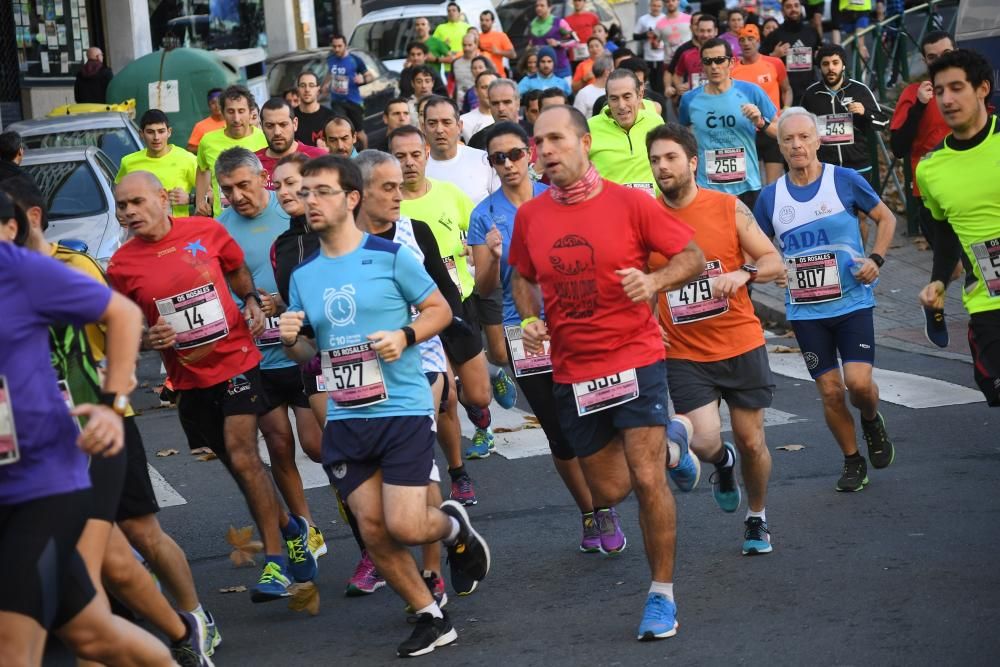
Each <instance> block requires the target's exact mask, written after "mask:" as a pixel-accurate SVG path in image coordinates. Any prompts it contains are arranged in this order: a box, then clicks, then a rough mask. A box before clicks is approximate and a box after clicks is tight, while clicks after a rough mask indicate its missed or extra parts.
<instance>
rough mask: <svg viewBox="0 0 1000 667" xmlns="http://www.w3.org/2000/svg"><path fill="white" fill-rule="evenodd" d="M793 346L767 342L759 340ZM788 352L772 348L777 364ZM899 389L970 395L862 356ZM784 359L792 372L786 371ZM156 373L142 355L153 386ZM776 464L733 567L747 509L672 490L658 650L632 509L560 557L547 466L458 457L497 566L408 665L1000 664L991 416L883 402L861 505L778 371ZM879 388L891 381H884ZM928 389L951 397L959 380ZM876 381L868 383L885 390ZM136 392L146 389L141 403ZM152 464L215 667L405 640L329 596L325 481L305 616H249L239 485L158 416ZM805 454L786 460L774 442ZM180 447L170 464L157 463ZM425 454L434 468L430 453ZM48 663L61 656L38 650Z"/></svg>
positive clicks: (320, 657) (281, 607) (959, 408)
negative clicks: (647, 620) (591, 550)
mask: <svg viewBox="0 0 1000 667" xmlns="http://www.w3.org/2000/svg"><path fill="white" fill-rule="evenodd" d="M776 343H777V344H782V343H784V344H794V341H789V340H781V339H777V340H775V339H772V340H770V341H769V344H772V345H773V344H776ZM793 360H797V361H800V358H799V357H798V355H797V354H786V355H773V356H772V363H773V364H777V363H780V365H781V366H782V367H784V366H786V365H788V363H790V362H792V361H793ZM877 363H878V365H879V367H880V368H884V369H888V370H892V371H898V372H900V373H903V374H906V375H900V376H898V377H896V378H895V380H894V382H896V383H897V384H899V385H900V387H901V391H902V394H903V395H904V397H903V398H898V399H897V400H899V401H900V402H903V403H906V402H907V401H908V400H909V399H907V398H905V394H906V391H907V388H908V385H910V384H913V386H915V387H917V388H920V385H919V384H914V383H919V382H923V381H924V380H922V379H921V377H915V376H922V378H934V379H936V380H941V381H945V382H948V383H953V384H954V385H960V386H965V387H973V386H974V385H973V384H972V381H971V367H970V366H969V365H968V364H966V363H962V362H959V361H951V360H941V359H933V358H930V357H925V356H921V355H915V354H907V353H902V352H897V351H894V350H889V349H885V348H880V349H879V350H878V362H877ZM793 365H794V364H793ZM156 370H157V369H156V364H155V362H150V360H148V359H147V361H146V363H144V365H143V372H144V375H145V378H144V379H146V380H150V381H155V374H156ZM776 381H777V392H776V396H775V403H774V408H776V409H777V411H779V412H776V413H774V414H775V415H777V416H776V417H775V418H774V419H772V420H771V421H772V422H774V425H772V426H770V427H769V428H768V430H767V437H768V445H769V447H770V449H771V452H772V456H773V460H774V472H773V476H772V481H771V494H770V498H769V501H768V520H769V524H770V527H771V530H772V534H773V541H774V552H773V553H772V554H770V555H766V556H759V557H755V558H746V557H743V556H741V555H740V545H741V542H742V520H743V518H744V517H743V512H744V511H745V506H744V507H741V508H740V510H739V513H738V514H736V515H728V514H724V513H722V512H721V511H720V510H719V509H718V508H717V506H716V505H715V503H714V501H713V499H712V496H711V487H710V485H709V484H707V478H708V473H709V472H710V470H709V468H708V466H706V467H705V470H704V473H705V474H704V476H703V480H702V484H701V485H700V486H699V487H698V488H697V489H696V490H695V491H694V492H692V493H690V494H687V495H678V498H677V507H678V512H677V513H678V543H679V544H678V551H677V568H676V574H675V581H676V588H675V593H676V598H677V602H678V607H679V611H678V620H679V622H680V629H679V631H678V635H677V636H676V637H675V638H672V639H668V640H665V641H661V642H654V643H639V642H637V641H636V640H635V637H634V632H635V629H636V626H637V624H638V622H639V619H640V615H641V611H642V604H643V601H644V599H645V593H646V589H647V587H648V580H649V575H648V569H647V566H646V562H645V558H644V555H643V551H642V547H641V534H640V532H639V528H638V521H637V506H636V504H635V502H634V500H633V499H629V500H628V501H626V502H625V503H623V504H622V505H621V507H620V511H621V514H622V517H623V521H624V526H625V530H626V533H627V535H628V538H629V547H628V549H627V550H626V551H625V552H624V553H623V554H621V555H620V556H618V557H613V558H608V557H604V556H602V555H599V554H597V555H590V554H581V553H578V552H577V544H578V540H579V515H578V513H577V511H576V508H575V506H574V505H573V504H572V501H571V500H570V498H569V495H568V493H567V492H566V491H565V489H564V488H563V486H562V484H561V483H560V481H559V478H558V477H557V475H556V473H555V470H554V468H553V466H552V463H551V461H550V460H549V458H548V457H547V456H528V457H524V458H514V459H506V458H504V457H503V456H500V455H495V456H493V457H491V458H489V459H487V460H484V461H474V462H471V463H469V470H470V471H471V473H472V475H473V477H474V479H475V481H476V486H477V491H478V492H479V495H480V499H481V500H480V503H479V505H478V506H476V507H474V508H472V512H471V514H472V517H473V520H474V522H475V524H476V526H477V528H478V529H479V530H480V532H482V533H483V535H484V536H485V537H486V539H487V540H488V541H489V543H490V546H491V550H492V553H493V569H492V570H491V572H490V576H489V578H488V579H487V580H486V581H485V582H484V583H483V584H482V586H481V587H480V589H479V590H478V591H477V592H476V593H475V594H474V595H472V596H469V597H465V598H458V597H457V596H455V597H453V598H452V600H451V602H450V603H449V605H448V607H447V610H448V611H449V612H450V614H451V617H452V620H453V622H454V624H455V625H456V627H457V629H458V632H459V640H458V641H457V642H456V643H455V644H453V645H451V646H448V647H445V648H443V649H439V650H438V651H435V652H434V653H433V654H432V655H430V656H427V657H424V658H420V660H422V661H423V662H433V663H434V664H441V665H470V664H472V665H477V666H485V665H544V666H545V667H553V666H555V665H578V664H588V665H645V664H666V663H672V664H685V665H701V664H705V665H715V664H776V665H871V664H879V665H923V664H927V665H931V664H934V665H940V664H961V665H979V664H982V665H988V664H990V665H992V664H997V656H998V655H1000V638H998V636H997V634H996V632H995V631H994V630H993V628H994V627H995V626H996V625H997V623H998V622H1000V601H998V596H997V593H998V591H1000V574H998V572H997V569H996V568H995V567H994V566H993V557H994V554H996V553H997V551H998V549H1000V496H998V494H997V493H996V491H995V489H996V479H997V478H998V475H1000V442H998V440H997V438H996V436H995V435H991V433H992V432H993V430H994V429H995V428H996V425H997V424H998V423H1000V420H997V418H996V417H995V415H996V413H995V412H992V411H990V410H989V409H988V408H987V407H986V405H985V403H983V402H981V401H979V402H974V403H966V404H959V405H949V406H942V407H924V408H919V409H917V408H910V407H904V406H902V405H898V404H892V403H884V404H883V408H882V409H883V413H884V415H885V417H886V420H887V424H888V427H889V431H890V434H891V435H892V437H893V438H894V440H895V444H896V449H897V456H896V461H895V463H894V464H893V465H892V466H891V467H890V468H888V469H885V470H882V471H871V472H870V478H871V484H870V485H869V486H868V488H867V489H865V490H864V491H863V492H861V493H855V494H840V493H836V492H834V490H833V489H834V483H835V482H836V479H837V477H838V475H839V472H840V464H841V459H840V455H839V453H838V451H837V449H836V446H835V444H834V442H833V439H832V437H831V436H830V435H829V433H828V431H827V429H826V427H825V425H824V423H823V418H822V411H821V406H820V404H819V401H818V399H817V396H816V393H815V390H814V388H813V387H812V386H811V382H808V381H804V380H800V379H796V378H792V377H788V376H785V375H776ZM900 387H897V388H900ZM939 387H940V389H935V390H933V391H930V392H928V391H927V390H926V389H922V390H921V391H922V392H923V393H924V394H928V393H930V394H931V395H932V397H933V398H934V400H938V399H940V401H941V402H947V401H948V400H949V399H948V397H949V396H950V395H951V393H955V395H956V396H965V397H966V398H967V397H968V392H966V393H964V394H963V393H962V391H961V389H960V387H954V388H951V387H952V385H939ZM887 391H888V390H887V389H883V393H887ZM149 398H151V396H147V400H148V399H149ZM139 424H140V427H141V429H142V431H143V434H144V436H145V439H146V449H147V452H148V453H149V455H150V461H151V463H152V464H153V465H154V466H155V468H156V469H157V471H158V472H159V473H160V474H161V475H162V476H163V478H164V480H165V481H166V482H167V483H168V484H169V485H170V486H171V487H172V488H173V489H174V491H175V492H176V493H177V494H178V495H179V496H182V497H183V500H184V501H185V502H184V504H180V505H175V506H171V507H166V508H165V509H163V511H162V512H161V515H160V518H161V521H162V523H163V525H164V527H165V528H166V529H167V530H168V532H170V533H171V534H173V535H174V537H175V538H176V539H177V540H178V542H179V543H180V544H181V545H182V547H183V548H184V549H186V551H187V553H188V556H189V558H190V560H191V564H192V567H193V570H194V574H195V577H196V581H197V585H198V588H199V592H200V595H201V599H202V601H203V604H204V605H205V606H206V607H207V608H208V609H210V610H211V611H212V612H213V613H214V614H215V616H216V618H217V620H218V622H219V627H220V629H221V631H222V634H223V639H224V641H223V644H222V646H221V647H220V648H219V650H218V651H217V653H216V656H215V660H216V664H219V665H285V664H296V663H299V664H331V663H332V664H343V663H344V662H345V661H346V663H347V664H351V665H381V664H386V663H390V662H393V661H394V660H396V658H395V657H394V656H395V647H396V645H397V644H398V643H399V642H400V641H402V640H403V639H405V638H406V637H407V636H408V635H409V632H410V627H409V626H408V625H407V623H406V616H405V615H404V613H403V611H402V607H403V603H402V602H401V601H400V600H399V598H397V597H396V596H395V595H394V594H393V593H392V592H391V591H389V590H388V589H383V590H381V591H378V592H377V593H376V594H374V595H372V596H368V597H365V598H351V599H349V598H345V597H344V596H343V588H344V584H345V582H346V580H347V578H348V577H349V576H350V574H351V572H352V571H353V568H354V565H355V562H356V559H357V553H356V547H355V545H354V542H353V540H352V539H351V537H350V532H349V530H348V528H347V526H346V525H344V524H343V522H342V521H341V520H340V517H339V516H338V514H337V510H336V505H335V502H334V499H333V497H332V494H331V493H330V491H329V490H328V489H327V488H323V487H317V488H312V489H310V490H308V491H307V497H308V500H309V502H310V505H311V508H312V511H313V514H314V516H315V517H316V520H317V521H318V522H319V524H320V525H321V526H322V528H323V530H324V532H325V533H326V536H327V541H328V544H329V546H330V554H329V555H328V556H326V557H324V558H322V559H321V560H320V573H319V576H318V579H317V584H318V586H319V589H320V594H321V608H320V613H319V615H318V616H315V617H310V616H308V615H306V614H305V613H303V612H294V611H291V610H289V609H288V608H287V606H286V604H285V603H284V602H273V603H269V604H264V605H254V604H252V603H251V602H250V600H249V596H248V594H246V593H228V594H223V593H221V592H220V589H222V588H225V587H230V586H235V585H240V584H242V585H247V586H249V585H251V584H252V582H253V581H254V580H255V578H256V576H257V574H258V571H257V570H255V569H236V568H234V567H233V566H232V565H231V564H230V561H229V559H228V557H227V556H228V553H229V547H228V545H227V543H226V542H225V540H224V535H225V531H226V529H227V528H228V527H229V526H230V525H233V526H244V525H250V523H251V520H250V516H249V513H248V511H247V509H246V507H245V505H244V504H243V501H242V498H241V496H240V494H239V492H238V491H237V489H236V485H235V484H234V483H233V482H232V481H231V479H230V478H229V477H228V476H227V475H226V473H225V472H224V470H223V469H222V466H221V465H220V464H219V463H218V462H201V461H197V460H196V459H195V458H194V457H192V456H189V455H188V454H187V451H186V443H185V442H184V441H183V437H182V435H181V431H180V428H179V426H178V424H177V421H176V414H175V411H174V410H171V409H150V410H146V411H145V412H144V414H143V415H142V416H141V417H140V418H139ZM787 444H801V445H804V448H803V449H801V450H799V451H794V452H789V451H783V450H777V449H776V448H777V447H779V446H783V445H787ZM171 447H173V448H176V449H178V450H180V454H178V455H175V456H171V457H167V458H157V457H155V452H156V451H158V450H162V449H166V448H171ZM441 463H443V461H441ZM47 664H68V656H67V655H66V653H65V651H60V650H53V651H50V654H49V657H48V658H47Z"/></svg>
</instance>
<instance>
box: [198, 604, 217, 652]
mask: <svg viewBox="0 0 1000 667" xmlns="http://www.w3.org/2000/svg"><path fill="white" fill-rule="evenodd" d="M198 615H199V616H201V620H203V621H205V627H206V628H207V630H206V632H205V655H207V656H209V657H211V656H212V655H213V654H214V653H215V649H217V648H219V645H221V644H222V633H221V632H219V626H217V625H216V624H215V617H214V616H212V613H211V612H210V611H206V610H202V612H201V614H198Z"/></svg>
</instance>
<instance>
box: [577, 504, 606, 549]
mask: <svg viewBox="0 0 1000 667" xmlns="http://www.w3.org/2000/svg"><path fill="white" fill-rule="evenodd" d="M582 518H583V538H582V539H581V540H580V551H582V552H583V553H585V554H596V553H598V552H599V551H600V550H601V529H600V528H599V527H598V525H597V517H596V516H595V514H594V512H588V513H587V514H584V515H583V517H582Z"/></svg>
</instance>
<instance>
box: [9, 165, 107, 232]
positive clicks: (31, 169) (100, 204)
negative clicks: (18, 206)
mask: <svg viewBox="0 0 1000 667" xmlns="http://www.w3.org/2000/svg"><path fill="white" fill-rule="evenodd" d="M24 169H25V170H26V171H27V172H28V173H29V174H30V175H31V178H33V179H34V181H35V183H37V184H38V187H39V189H41V191H42V195H44V197H45V206H46V208H47V209H48V217H49V220H51V221H52V222H58V221H60V220H68V219H70V218H84V217H87V216H91V215H101V214H104V213H107V212H108V203H107V202H106V201H105V200H104V195H103V192H104V191H103V190H102V188H101V186H100V184H99V183H98V182H97V177H96V176H95V175H94V172H93V170H92V169H91V167H90V165H89V164H87V163H86V162H83V161H81V162H50V163H48V164H31V165H24Z"/></svg>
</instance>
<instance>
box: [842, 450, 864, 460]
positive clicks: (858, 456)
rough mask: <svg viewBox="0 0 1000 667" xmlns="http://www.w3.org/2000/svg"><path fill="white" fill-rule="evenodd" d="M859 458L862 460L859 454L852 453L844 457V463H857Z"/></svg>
mask: <svg viewBox="0 0 1000 667" xmlns="http://www.w3.org/2000/svg"><path fill="white" fill-rule="evenodd" d="M860 458H864V457H863V456H861V452H854V453H853V454H851V455H850V456H845V457H844V460H845V461H857V460H858V459H860Z"/></svg>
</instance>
